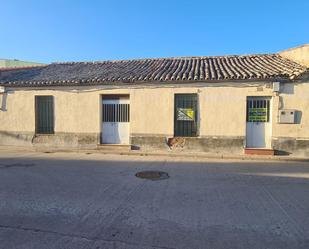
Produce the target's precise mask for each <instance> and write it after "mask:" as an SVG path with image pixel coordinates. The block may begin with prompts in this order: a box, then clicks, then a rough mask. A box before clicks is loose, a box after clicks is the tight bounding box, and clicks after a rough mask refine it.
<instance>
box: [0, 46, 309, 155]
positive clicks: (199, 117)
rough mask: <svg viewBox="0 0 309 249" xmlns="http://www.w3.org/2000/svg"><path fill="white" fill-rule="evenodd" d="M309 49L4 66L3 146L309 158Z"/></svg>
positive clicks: (0, 84)
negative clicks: (128, 148) (176, 150)
mask: <svg viewBox="0 0 309 249" xmlns="http://www.w3.org/2000/svg"><path fill="white" fill-rule="evenodd" d="M308 67H309V45H304V46H301V47H297V48H292V49H289V50H285V51H282V52H279V53H275V54H254V55H229V56H200V57H178V58H160V59H136V60H119V61H101V62H68V63H52V64H49V65H43V66H33V67H31V68H14V69H9V68H3V69H0V107H1V109H0V145H14V146H49V147H57V148H97V147H98V146H100V145H101V144H124V145H130V146H132V147H133V148H135V149H140V150H153V149H160V150H169V149H170V148H174V147H177V146H178V147H179V146H181V147H182V148H181V150H185V151H204V152H229V153H230V152H231V153H242V152H247V153H260V152H267V153H273V152H274V151H277V152H280V153H281V152H283V153H293V154H295V155H305V156H308V155H309V70H308Z"/></svg>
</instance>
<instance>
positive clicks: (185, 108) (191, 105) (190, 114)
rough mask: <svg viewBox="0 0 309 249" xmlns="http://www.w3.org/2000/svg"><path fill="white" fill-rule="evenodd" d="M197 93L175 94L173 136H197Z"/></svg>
mask: <svg viewBox="0 0 309 249" xmlns="http://www.w3.org/2000/svg"><path fill="white" fill-rule="evenodd" d="M197 115H198V113H197V94H175V112H174V136H175V137H195V136H197Z"/></svg>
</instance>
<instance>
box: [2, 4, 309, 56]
mask: <svg viewBox="0 0 309 249" xmlns="http://www.w3.org/2000/svg"><path fill="white" fill-rule="evenodd" d="M304 43H309V0H213V1H209V0H191V1H181V0H165V1H164V0H153V1H147V0H132V1H129V0H128V1H120V0H108V1H107V0H102V1H99V0H88V1H86V0H84V1H81V0H67V1H66V0H62V1H60V0H41V1H39V0H27V1H22V0H20V1H17V0H0V58H16V59H21V60H30V61H38V62H53V61H93V60H105V59H129V58H146V57H147V58H148V57H171V56H193V55H223V54H248V53H268V52H277V51H279V50H283V49H286V48H289V47H292V46H297V45H301V44H304Z"/></svg>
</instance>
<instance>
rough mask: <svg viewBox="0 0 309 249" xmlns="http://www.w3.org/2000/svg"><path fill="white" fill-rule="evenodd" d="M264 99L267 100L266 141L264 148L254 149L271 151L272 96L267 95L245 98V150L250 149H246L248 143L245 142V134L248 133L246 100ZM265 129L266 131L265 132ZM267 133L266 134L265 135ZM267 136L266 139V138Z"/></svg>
mask: <svg viewBox="0 0 309 249" xmlns="http://www.w3.org/2000/svg"><path fill="white" fill-rule="evenodd" d="M250 98H251V99H265V100H269V113H268V122H265V123H267V124H266V125H267V126H268V127H265V140H266V139H267V140H268V141H266V142H265V147H263V148H262V147H261V148H260V147H256V148H254V149H272V129H273V123H272V122H273V117H272V116H273V96H267V95H261V96H247V97H246V108H245V110H246V114H245V115H246V118H245V122H246V124H245V148H248V149H249V148H252V147H248V142H247V133H248V130H247V129H248V127H247V123H248V116H247V115H248V107H247V105H248V100H249V99H250ZM266 128H267V129H268V130H266ZM266 133H267V134H266ZM266 136H267V137H266Z"/></svg>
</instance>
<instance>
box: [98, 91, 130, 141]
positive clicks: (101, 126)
mask: <svg viewBox="0 0 309 249" xmlns="http://www.w3.org/2000/svg"><path fill="white" fill-rule="evenodd" d="M119 98H128V100H129V105H130V106H131V99H130V94H126V93H125V94H100V97H99V106H100V108H99V111H100V113H99V117H100V118H99V127H100V134H99V139H98V143H99V144H100V145H108V144H106V143H103V99H119ZM129 117H130V118H129V134H128V136H129V144H131V107H130V109H129ZM119 145H121V144H119Z"/></svg>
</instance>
